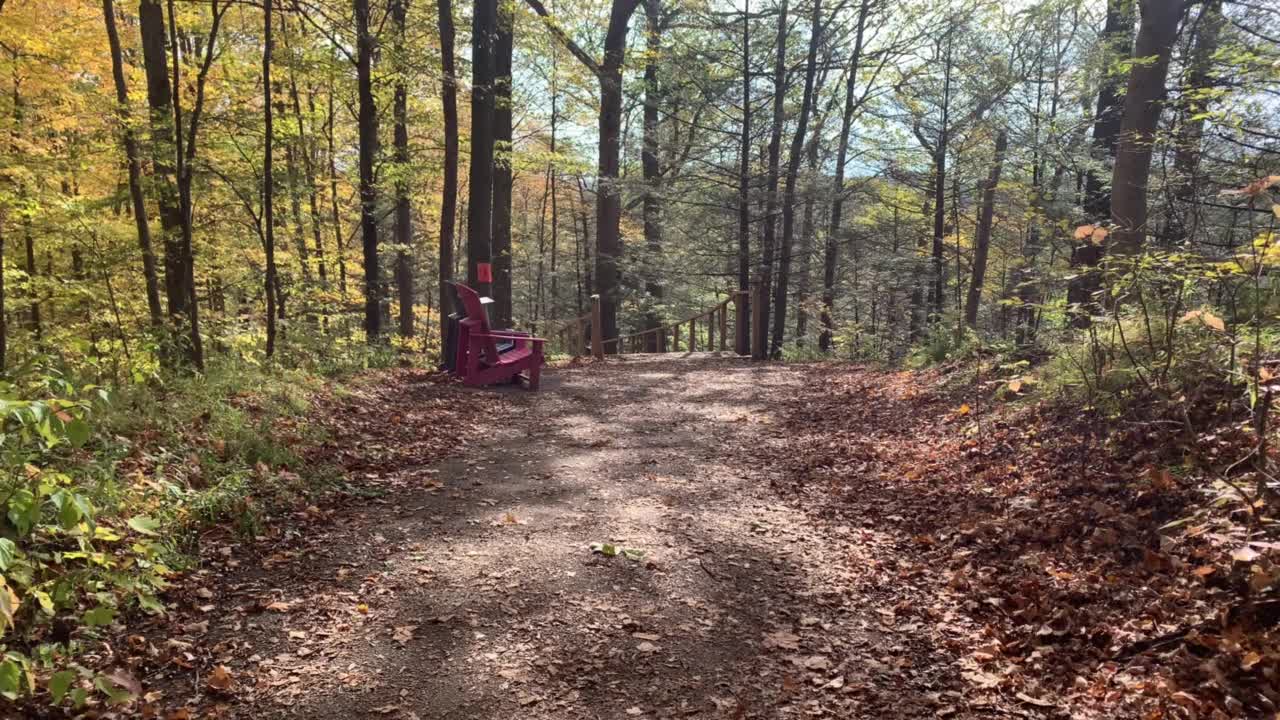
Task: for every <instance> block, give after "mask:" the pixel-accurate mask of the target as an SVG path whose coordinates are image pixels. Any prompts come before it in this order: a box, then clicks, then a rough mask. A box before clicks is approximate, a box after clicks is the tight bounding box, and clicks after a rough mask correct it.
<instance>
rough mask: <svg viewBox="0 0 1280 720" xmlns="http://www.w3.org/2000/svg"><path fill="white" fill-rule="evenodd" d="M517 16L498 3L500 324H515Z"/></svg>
mask: <svg viewBox="0 0 1280 720" xmlns="http://www.w3.org/2000/svg"><path fill="white" fill-rule="evenodd" d="M514 30H515V16H514V14H513V13H512V6H511V2H510V0H500V1H499V4H498V25H497V34H496V36H495V43H494V98H493V121H494V128H493V140H494V143H493V144H494V162H493V301H494V302H493V310H494V318H493V319H494V324H495V325H496V326H497V327H501V328H509V327H511V325H512V323H511V316H512V313H513V310H512V297H511V267H512V262H511V260H512V258H511V180H512V178H511V158H512V152H513V150H514V148H512V146H511V132H512V127H511V110H512V108H511V53H512V44H513V33H514Z"/></svg>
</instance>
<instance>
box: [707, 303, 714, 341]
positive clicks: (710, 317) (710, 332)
mask: <svg viewBox="0 0 1280 720" xmlns="http://www.w3.org/2000/svg"><path fill="white" fill-rule="evenodd" d="M707 349H708V350H715V349H716V309H715V308H711V312H709V313H707Z"/></svg>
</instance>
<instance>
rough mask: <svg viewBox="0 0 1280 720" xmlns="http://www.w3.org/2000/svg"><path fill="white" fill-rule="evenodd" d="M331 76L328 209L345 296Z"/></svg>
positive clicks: (344, 249)
mask: <svg viewBox="0 0 1280 720" xmlns="http://www.w3.org/2000/svg"><path fill="white" fill-rule="evenodd" d="M335 117H336V116H335V114H334V109H333V76H332V75H330V76H329V112H328V115H327V116H326V119H325V139H326V140H327V141H328V144H329V147H328V153H327V154H326V159H327V160H328V162H329V211H330V214H331V215H332V218H333V247H334V250H335V251H336V252H337V254H338V263H337V264H338V292H339V293H340V294H341V296H342V298H343V300H344V301H345V300H346V297H347V243H346V239H345V238H343V236H342V216H341V215H340V214H339V213H338V167H337V160H336V157H337V152H336V151H335V150H334V140H333V134H334V132H335V130H334V118H335Z"/></svg>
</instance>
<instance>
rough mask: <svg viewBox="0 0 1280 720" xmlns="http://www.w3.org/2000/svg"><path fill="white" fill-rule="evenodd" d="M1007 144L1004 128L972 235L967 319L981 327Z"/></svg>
mask: <svg viewBox="0 0 1280 720" xmlns="http://www.w3.org/2000/svg"><path fill="white" fill-rule="evenodd" d="M1008 147H1009V134H1008V133H1007V132H1006V131H1005V130H1004V129H1003V128H1002V129H1001V130H1000V132H999V134H997V135H996V150H995V158H994V159H993V160H992V161H991V173H990V174H989V175H988V176H987V182H986V184H985V185H983V187H982V210H981V215H980V216H979V218H978V228H977V230H976V231H975V233H974V237H973V276H972V279H971V280H970V281H969V295H968V297H966V298H965V303H964V321H965V323H966V324H967V325H968V326H969V327H971V328H976V327H977V326H978V304H979V303H980V302H981V301H982V286H983V283H984V282H985V281H986V277H987V254H988V250H989V249H990V247H991V225H992V222H993V220H994V218H995V204H996V187H997V186H998V185H999V184H1000V170H1001V168H1002V167H1003V166H1004V154H1005V150H1006V149H1008Z"/></svg>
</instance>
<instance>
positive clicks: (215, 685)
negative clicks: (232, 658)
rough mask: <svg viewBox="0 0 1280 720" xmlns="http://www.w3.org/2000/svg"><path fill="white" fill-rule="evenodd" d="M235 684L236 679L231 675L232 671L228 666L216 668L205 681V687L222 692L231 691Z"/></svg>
mask: <svg viewBox="0 0 1280 720" xmlns="http://www.w3.org/2000/svg"><path fill="white" fill-rule="evenodd" d="M234 682H235V678H234V677H233V676H232V675H231V670H229V669H228V668H227V666H226V665H219V666H217V667H215V668H214V669H213V670H212V671H211V672H210V673H209V674H208V676H206V677H205V679H204V683H205V685H208V686H209V687H210V688H211V689H213V690H218V691H221V692H225V691H227V690H230V689H231V685H232V684H233V683H234Z"/></svg>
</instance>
